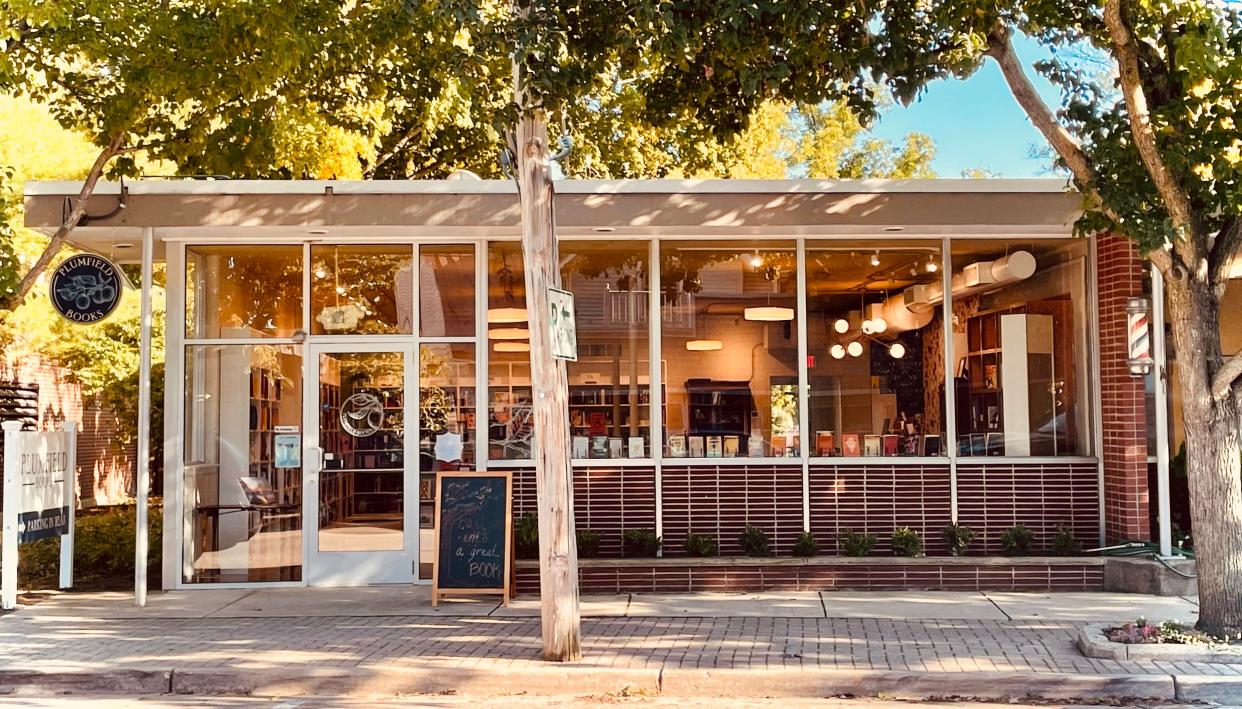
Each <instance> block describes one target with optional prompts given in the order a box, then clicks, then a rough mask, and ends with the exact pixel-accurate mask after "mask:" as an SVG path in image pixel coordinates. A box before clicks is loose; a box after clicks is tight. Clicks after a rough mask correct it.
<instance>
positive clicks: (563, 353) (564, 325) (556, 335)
mask: <svg viewBox="0 0 1242 709" xmlns="http://www.w3.org/2000/svg"><path fill="white" fill-rule="evenodd" d="M548 304H549V305H550V306H551V310H552V312H551V313H549V318H548V334H549V339H551V341H552V356H553V357H555V358H556V359H567V360H569V361H570V362H577V361H578V325H577V321H576V320H575V319H574V294H573V293H570V292H569V291H567V290H561V289H559V288H549V289H548Z"/></svg>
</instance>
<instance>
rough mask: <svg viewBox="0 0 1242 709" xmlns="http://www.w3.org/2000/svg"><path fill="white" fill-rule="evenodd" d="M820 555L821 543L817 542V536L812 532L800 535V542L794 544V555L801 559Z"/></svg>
mask: <svg viewBox="0 0 1242 709" xmlns="http://www.w3.org/2000/svg"><path fill="white" fill-rule="evenodd" d="M818 553H819V542H817V541H815V535H814V534H811V533H810V532H803V533H802V534H799V535H798V541H796V542H794V545H793V555H794V556H801V557H810V556H815V555H816V554H818Z"/></svg>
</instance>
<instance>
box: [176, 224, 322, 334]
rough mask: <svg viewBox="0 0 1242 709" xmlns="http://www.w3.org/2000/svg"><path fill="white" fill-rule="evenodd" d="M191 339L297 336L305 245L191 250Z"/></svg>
mask: <svg viewBox="0 0 1242 709" xmlns="http://www.w3.org/2000/svg"><path fill="white" fill-rule="evenodd" d="M185 260H186V263H185V267H186V290H187V293H186V321H185V327H186V330H185V332H186V336H187V337H191V338H246V337H292V336H293V334H294V333H295V332H296V331H297V330H300V329H302V247H301V246H249V245H248V246H191V247H189V248H187V249H186V253H185Z"/></svg>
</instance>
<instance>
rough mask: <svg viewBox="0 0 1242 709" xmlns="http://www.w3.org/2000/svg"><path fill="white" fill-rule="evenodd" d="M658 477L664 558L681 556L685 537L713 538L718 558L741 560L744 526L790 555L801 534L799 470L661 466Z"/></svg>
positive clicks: (759, 467) (780, 551)
mask: <svg viewBox="0 0 1242 709" xmlns="http://www.w3.org/2000/svg"><path fill="white" fill-rule="evenodd" d="M661 477H662V480H663V489H662V495H663V500H662V501H663V504H664V549H665V552H666V553H667V554H670V555H681V554H684V553H685V542H686V534H687V533H688V532H695V533H696V534H707V535H711V536H714V537H715V538H716V540H717V542H718V543H719V545H720V553H721V554H725V555H729V554H741V553H742V548H741V545H740V544H739V543H738V537H739V536H740V535H741V533H742V531H743V530H744V529H745V528H746V526H747V525H753V526H756V527H759V528H760V529H762V530H763V531H764V532H766V533H767V535H768V539H769V541H770V548H771V550H772V551H773V552H774V553H776V554H788V553H789V552H790V550H791V549H792V548H793V545H794V542H795V541H797V539H798V535H799V534H800V533H801V532H802V466H800V465H799V466H790V465H695V466H688V465H683V466H665V467H664V469H663V471H661Z"/></svg>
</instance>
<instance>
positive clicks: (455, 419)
mask: <svg viewBox="0 0 1242 709" xmlns="http://www.w3.org/2000/svg"><path fill="white" fill-rule="evenodd" d="M418 359H419V389H418V414H419V437H418V448H419V458H420V461H419V469H420V470H430V471H436V470H459V469H470V468H471V467H473V465H474V450H475V435H476V430H477V427H476V422H475V396H474V386H475V384H474V345H472V344H469V345H456V344H455V345H447V344H445V345H438V344H436V345H423V346H422V347H421V348H420V349H419V358H418Z"/></svg>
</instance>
